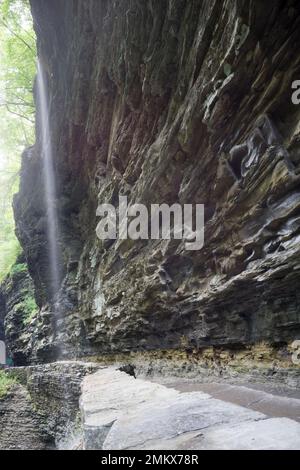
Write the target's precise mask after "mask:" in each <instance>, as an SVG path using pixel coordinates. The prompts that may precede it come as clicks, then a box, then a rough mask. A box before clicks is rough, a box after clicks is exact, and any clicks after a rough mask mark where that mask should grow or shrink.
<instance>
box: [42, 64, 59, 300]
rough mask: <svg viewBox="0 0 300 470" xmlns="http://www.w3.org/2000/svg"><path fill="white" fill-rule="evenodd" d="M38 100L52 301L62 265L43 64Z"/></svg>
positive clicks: (56, 289) (57, 289) (57, 286)
mask: <svg viewBox="0 0 300 470" xmlns="http://www.w3.org/2000/svg"><path fill="white" fill-rule="evenodd" d="M37 87H38V98H39V105H40V119H41V123H40V124H41V131H42V150H43V152H42V153H43V173H44V187H45V200H46V207H47V236H48V243H49V265H50V275H51V287H52V289H51V290H52V292H51V295H52V299H54V297H55V295H56V294H57V293H58V291H59V287H60V280H61V279H60V269H59V266H60V263H59V245H58V238H59V237H58V219H57V212H56V206H55V201H56V184H55V173H54V165H53V149H52V143H51V132H50V123H49V104H48V98H47V92H46V81H45V76H44V72H43V68H42V66H41V63H40V62H38V75H37Z"/></svg>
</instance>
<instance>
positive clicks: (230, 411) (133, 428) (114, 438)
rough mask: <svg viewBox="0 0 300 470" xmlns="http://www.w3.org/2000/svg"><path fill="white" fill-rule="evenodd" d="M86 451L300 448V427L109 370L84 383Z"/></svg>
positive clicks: (198, 393) (100, 372)
mask: <svg viewBox="0 0 300 470" xmlns="http://www.w3.org/2000/svg"><path fill="white" fill-rule="evenodd" d="M81 410H82V414H83V420H84V447H85V448H86V449H96V450H97V449H106V450H125V449H148V450H150V449H170V450H172V449H173V450H175V449H176V450H180V449H193V450H198V449H199V450H201V449H277V448H278V449H300V424H299V423H297V422H296V421H293V420H291V419H287V418H269V417H268V416H266V415H265V414H263V413H260V412H258V411H255V410H251V409H249V408H246V407H244V406H239V405H237V404H233V403H228V402H226V401H223V400H220V399H217V398H213V397H211V396H210V395H209V394H207V393H203V392H202V391H195V392H188V393H181V392H180V391H179V390H175V389H173V388H167V387H165V386H163V385H160V384H157V383H153V382H148V381H145V380H140V379H134V378H133V377H131V376H129V375H127V374H125V373H123V372H119V371H116V370H115V369H113V368H108V369H104V370H101V371H99V372H97V373H96V374H93V375H90V376H88V377H86V378H85V379H84V382H83V386H82V396H81Z"/></svg>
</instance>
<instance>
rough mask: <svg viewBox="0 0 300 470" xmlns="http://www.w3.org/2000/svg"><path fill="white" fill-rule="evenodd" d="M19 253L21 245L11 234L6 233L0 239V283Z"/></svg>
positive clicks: (11, 267) (12, 266)
mask: <svg viewBox="0 0 300 470" xmlns="http://www.w3.org/2000/svg"><path fill="white" fill-rule="evenodd" d="M20 253H21V247H20V244H19V242H18V240H17V239H16V237H14V236H13V235H12V234H11V235H10V234H9V235H8V236H7V238H6V239H4V240H2V241H1V254H0V283H1V282H2V281H3V280H4V279H5V278H6V276H7V275H8V274H9V273H10V272H11V270H12V269H13V268H14V265H15V262H16V260H17V258H18V256H19V255H20Z"/></svg>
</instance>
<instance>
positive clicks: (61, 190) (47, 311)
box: [11, 0, 300, 362]
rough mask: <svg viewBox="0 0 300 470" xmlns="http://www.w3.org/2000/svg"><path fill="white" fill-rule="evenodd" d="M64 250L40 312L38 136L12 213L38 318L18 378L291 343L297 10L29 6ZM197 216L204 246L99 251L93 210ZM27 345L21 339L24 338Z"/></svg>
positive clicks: (299, 231) (43, 1)
mask: <svg viewBox="0 0 300 470" xmlns="http://www.w3.org/2000/svg"><path fill="white" fill-rule="evenodd" d="M31 6H32V13H33V18H34V25H35V30H36V33H37V38H38V53H39V57H40V61H41V63H42V65H43V69H44V71H45V74H46V75H47V88H48V92H49V100H50V125H51V133H52V142H53V149H54V156H55V172H56V179H57V186H58V197H57V203H56V206H57V209H58V215H59V222H60V237H61V238H60V245H61V249H62V269H61V271H62V278H63V279H62V289H61V292H60V294H59V298H58V300H57V303H58V304H59V309H60V316H59V318H56V319H55V317H54V315H53V314H52V313H51V312H52V310H53V307H51V302H50V301H51V299H50V279H49V276H50V270H49V261H48V253H47V239H46V208H45V203H44V200H43V193H44V191H43V178H42V169H41V132H40V128H39V112H40V109H39V103H37V143H36V145H35V146H34V147H33V148H30V149H28V150H26V151H25V152H24V155H23V162H22V172H21V186H20V192H19V194H18V195H17V196H16V197H15V201H14V211H15V218H16V224H17V235H18V237H19V240H20V242H21V244H22V247H23V249H24V253H25V257H26V260H27V262H28V267H29V272H30V275H31V277H32V279H33V282H34V288H35V295H36V301H37V303H38V306H39V307H40V312H39V313H38V314H37V316H36V317H35V318H34V319H33V320H32V321H31V323H30V324H29V325H28V328H30V332H31V334H30V335H28V336H26V335H25V336H24V339H23V340H22V342H21V344H20V343H18V345H17V347H16V346H15V345H13V344H11V348H12V349H13V350H14V351H13V352H14V355H15V357H18V354H20V353H23V356H22V357H23V359H24V351H25V359H24V361H25V362H26V361H27V362H32V361H48V360H49V359H53V358H55V357H56V356H57V355H58V354H60V355H61V356H70V357H76V356H80V355H101V354H111V353H120V352H122V353H126V352H128V351H148V350H152V351H153V350H169V349H178V350H181V349H182V350H184V351H186V352H187V353H192V352H195V351H198V350H201V349H202V348H208V347H211V346H214V347H216V348H225V349H227V350H228V349H230V350H240V349H243V348H251V347H252V346H255V345H258V344H260V343H261V342H264V343H266V344H267V345H269V347H270V348H275V349H276V350H280V351H281V352H282V354H283V355H284V354H286V348H287V347H288V345H289V344H290V343H291V342H292V341H293V340H294V339H296V338H297V337H298V338H299V337H300V309H299V302H300V299H299V290H298V286H299V281H300V262H299V259H300V258H299V254H300V244H299V240H300V191H299V181H300V176H299V175H300V107H299V106H295V105H293V103H292V101H291V94H292V89H291V85H292V82H293V80H297V79H300V56H299V49H300V8H299V4H298V2H297V0H294V1H293V0H290V1H279V0H275V1H273V2H261V1H259V0H254V1H251V2H249V1H244V0H222V1H220V0H161V1H155V0H147V1H143V2H141V1H139V0H109V1H108V0H101V1H99V0H89V1H86V0H74V1H73V0H68V1H67V2H62V1H60V0H51V2H50V1H47V0H31ZM119 195H126V196H128V200H129V202H130V203H135V202H137V203H143V204H145V205H147V206H148V207H149V206H150V204H153V203H158V204H162V203H168V204H172V203H175V202H179V203H180V204H185V203H193V204H196V203H199V204H205V221H206V225H205V245H204V248H203V249H202V250H200V251H196V252H194V251H187V250H186V249H185V246H184V243H183V242H180V241H179V240H170V241H166V240H165V241H162V240H154V241H150V240H149V241H142V240H139V241H128V240H117V241H114V242H111V243H108V242H101V241H100V240H99V239H98V238H97V237H96V226H97V223H98V221H99V220H98V219H97V217H96V209H97V206H98V204H100V203H104V202H106V203H111V204H113V205H117V204H118V200H119ZM29 338H30V339H29Z"/></svg>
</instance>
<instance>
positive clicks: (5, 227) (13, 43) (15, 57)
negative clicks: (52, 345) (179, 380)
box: [0, 0, 36, 281]
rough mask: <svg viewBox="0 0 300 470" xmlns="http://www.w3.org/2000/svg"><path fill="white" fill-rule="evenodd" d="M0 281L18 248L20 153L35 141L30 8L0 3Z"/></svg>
mask: <svg viewBox="0 0 300 470" xmlns="http://www.w3.org/2000/svg"><path fill="white" fill-rule="evenodd" d="M0 44H1V48H0V64H1V67H0V208H1V220H0V281H2V280H3V279H4V277H5V276H6V275H7V274H8V273H9V271H10V269H11V268H12V266H13V265H14V263H15V261H16V259H17V256H18V255H19V254H20V246H19V243H18V240H17V239H16V237H15V234H14V230H15V226H14V219H13V211H12V198H13V194H14V193H16V192H17V190H18V185H19V170H20V163H21V159H20V156H21V153H22V151H23V149H24V148H25V147H27V146H29V145H32V143H33V141H34V113H35V108H34V101H33V93H32V88H33V80H34V75H35V69H36V67H35V58H36V46H35V35H34V32H33V28H32V18H31V14H30V8H29V4H28V2H27V1H25V0H3V1H2V2H1V4H0Z"/></svg>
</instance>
